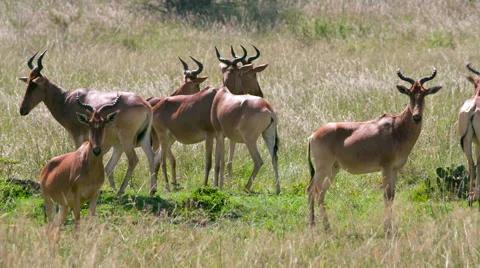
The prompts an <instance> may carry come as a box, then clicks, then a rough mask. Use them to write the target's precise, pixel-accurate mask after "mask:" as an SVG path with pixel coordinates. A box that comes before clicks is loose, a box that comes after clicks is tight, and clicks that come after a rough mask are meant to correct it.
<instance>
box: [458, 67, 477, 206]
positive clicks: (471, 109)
mask: <svg viewBox="0 0 480 268" xmlns="http://www.w3.org/2000/svg"><path fill="white" fill-rule="evenodd" d="M466 67H467V69H468V70H469V71H471V72H472V73H474V74H476V75H477V77H475V78H474V77H472V76H467V80H468V81H469V82H471V83H472V84H473V85H474V88H475V92H474V96H473V98H471V99H468V100H466V101H465V103H464V104H463V105H462V107H461V108H460V112H459V115H458V131H459V135H460V137H461V138H460V145H461V146H462V151H463V153H464V154H465V156H466V157H467V161H468V174H469V189H468V193H469V194H468V204H469V205H470V206H471V205H472V204H473V202H474V201H475V200H476V199H478V200H479V202H480V198H479V196H480V154H479V153H478V152H479V148H480V147H479V139H480V136H479V135H480V78H479V77H478V75H480V71H478V70H476V69H475V68H473V67H472V66H471V65H470V63H467V64H466ZM473 144H475V148H476V151H477V154H476V162H475V161H474V159H473V153H472V149H473ZM475 179H476V182H475ZM474 182H475V183H474ZM474 188H476V189H474Z"/></svg>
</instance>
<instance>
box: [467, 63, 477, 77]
mask: <svg viewBox="0 0 480 268" xmlns="http://www.w3.org/2000/svg"><path fill="white" fill-rule="evenodd" d="M466 66H467V69H469V70H470V71H471V72H472V73H474V74H476V75H480V71H477V70H475V69H474V68H473V67H472V66H471V65H470V62H467V64H466Z"/></svg>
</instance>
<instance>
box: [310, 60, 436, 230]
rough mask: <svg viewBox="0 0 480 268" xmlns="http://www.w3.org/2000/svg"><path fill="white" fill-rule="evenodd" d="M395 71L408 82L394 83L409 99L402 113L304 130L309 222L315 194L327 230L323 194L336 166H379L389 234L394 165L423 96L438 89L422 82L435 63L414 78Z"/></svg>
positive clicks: (412, 132) (406, 147) (355, 169)
mask: <svg viewBox="0 0 480 268" xmlns="http://www.w3.org/2000/svg"><path fill="white" fill-rule="evenodd" d="M397 74H398V77H400V79H402V80H403V81H406V82H408V83H410V84H411V87H410V88H407V87H405V86H403V85H397V89H398V91H399V92H400V93H402V94H405V95H407V96H408V97H409V99H410V103H409V104H408V105H407V107H406V108H405V109H404V110H403V112H402V113H400V114H397V115H390V114H385V115H383V116H380V117H378V118H376V119H374V120H371V121H366V122H340V123H328V124H325V125H323V126H321V127H320V128H319V129H318V130H317V131H315V132H314V133H313V134H312V136H310V138H309V142H308V147H309V148H308V162H309V163H308V165H309V169H310V174H311V175H313V176H312V179H311V180H310V184H309V186H308V188H307V191H308V202H309V218H310V223H311V225H314V224H315V200H317V201H318V206H319V210H320V215H321V216H322V219H323V226H324V228H325V229H326V230H330V223H329V221H328V217H327V213H326V207H325V194H326V192H327V190H328V188H329V187H330V185H331V183H332V181H333V179H334V178H335V176H336V174H337V173H338V172H339V171H340V169H344V170H346V171H347V172H349V173H352V174H365V173H371V172H377V171H381V172H382V176H383V189H384V195H383V196H384V203H385V220H384V228H385V231H386V232H387V235H390V233H391V229H392V221H391V213H392V204H393V199H394V196H395V183H396V181H397V176H398V171H399V169H400V168H402V167H403V166H404V165H405V163H406V162H407V160H408V156H409V154H410V152H411V150H412V148H413V146H414V145H415V143H416V141H417V139H418V137H419V135H420V132H421V127H422V119H423V110H424V105H425V96H427V95H430V94H435V93H436V92H438V91H439V90H440V89H441V87H431V88H425V87H424V83H426V82H427V81H430V80H432V79H433V78H434V77H435V76H436V74H437V70H436V69H435V68H434V70H433V73H432V75H430V76H426V77H423V78H421V79H419V80H418V81H416V80H414V79H412V78H409V77H405V76H403V74H402V73H401V72H400V69H399V70H398V71H397ZM310 151H311V153H312V154H313V159H314V163H315V164H314V165H313V164H312V162H311V160H310Z"/></svg>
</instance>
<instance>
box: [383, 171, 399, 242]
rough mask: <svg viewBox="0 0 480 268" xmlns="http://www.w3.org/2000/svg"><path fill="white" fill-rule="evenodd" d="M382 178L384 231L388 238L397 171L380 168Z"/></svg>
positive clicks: (390, 229)
mask: <svg viewBox="0 0 480 268" xmlns="http://www.w3.org/2000/svg"><path fill="white" fill-rule="evenodd" d="M382 176H383V187H382V188H383V201H384V203H385V220H384V222H383V227H384V230H385V232H386V234H387V236H388V237H390V236H391V231H392V205H393V199H394V198H395V183H396V182H397V176H398V170H393V169H391V168H382Z"/></svg>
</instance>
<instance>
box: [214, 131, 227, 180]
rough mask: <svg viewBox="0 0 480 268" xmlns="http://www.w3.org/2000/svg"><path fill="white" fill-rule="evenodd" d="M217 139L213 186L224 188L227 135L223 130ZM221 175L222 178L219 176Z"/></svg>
mask: <svg viewBox="0 0 480 268" xmlns="http://www.w3.org/2000/svg"><path fill="white" fill-rule="evenodd" d="M215 139H216V140H217V143H216V146H215V172H214V179H213V186H215V187H219V180H220V189H222V188H223V176H224V174H223V173H224V172H225V137H224V136H223V134H222V133H221V132H218V133H217V135H216V137H215ZM219 177H220V178H219Z"/></svg>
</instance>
